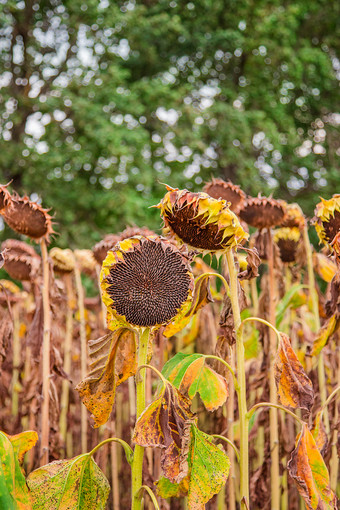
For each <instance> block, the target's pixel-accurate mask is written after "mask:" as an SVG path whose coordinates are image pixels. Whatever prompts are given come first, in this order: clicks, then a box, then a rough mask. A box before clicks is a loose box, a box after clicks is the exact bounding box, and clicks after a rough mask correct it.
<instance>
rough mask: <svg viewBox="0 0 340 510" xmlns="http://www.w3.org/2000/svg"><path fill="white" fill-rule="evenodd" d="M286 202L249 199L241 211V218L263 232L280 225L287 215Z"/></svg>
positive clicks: (271, 199)
mask: <svg viewBox="0 0 340 510" xmlns="http://www.w3.org/2000/svg"><path fill="white" fill-rule="evenodd" d="M285 212H286V209H285V202H284V201H283V200H274V198H267V197H261V196H260V195H259V196H258V197H256V198H254V197H249V198H248V199H247V200H246V202H245V204H244V206H243V208H242V209H241V210H240V217H241V218H242V220H243V221H245V222H246V223H248V225H251V226H252V227H255V228H257V229H258V230H262V229H264V228H271V227H275V226H276V225H279V224H280V223H281V222H282V220H283V218H284V215H285Z"/></svg>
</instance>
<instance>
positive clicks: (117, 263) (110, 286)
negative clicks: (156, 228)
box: [100, 236, 194, 329]
mask: <svg viewBox="0 0 340 510" xmlns="http://www.w3.org/2000/svg"><path fill="white" fill-rule="evenodd" d="M100 279H101V287H102V291H103V295H102V299H103V302H104V303H105V305H106V307H107V311H108V327H109V328H110V329H115V327H116V324H117V322H118V323H124V324H126V323H128V324H130V325H132V326H134V327H139V328H143V327H150V328H157V327H160V326H161V325H165V324H168V323H169V322H170V321H171V320H173V319H174V318H175V317H177V316H179V315H180V314H181V313H182V311H183V310H186V308H187V306H188V303H190V301H191V300H192V292H193V286H194V279H193V275H192V272H191V269H190V266H189V264H188V261H187V259H186V258H185V257H183V255H182V253H181V252H180V251H179V250H178V249H177V248H176V247H175V246H174V245H173V244H172V243H170V242H169V241H168V240H166V239H164V238H162V237H158V236H149V237H142V236H135V237H131V238H128V239H125V240H124V241H121V242H119V243H118V244H117V245H116V246H115V247H114V248H113V249H112V250H110V251H109V252H108V254H107V257H106V259H105V260H104V262H103V267H102V271H101V275H100Z"/></svg>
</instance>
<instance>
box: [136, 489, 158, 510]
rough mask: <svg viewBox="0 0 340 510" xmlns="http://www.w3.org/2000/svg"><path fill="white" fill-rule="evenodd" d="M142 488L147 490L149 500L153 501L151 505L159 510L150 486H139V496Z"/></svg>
mask: <svg viewBox="0 0 340 510" xmlns="http://www.w3.org/2000/svg"><path fill="white" fill-rule="evenodd" d="M142 490H144V491H145V492H147V493H148V494H149V496H150V498H151V501H152V503H153V506H154V507H155V508H156V510H160V508H159V505H158V501H157V499H156V496H155V495H154V493H153V492H152V490H151V489H150V487H148V486H147V485H142V486H141V488H140V489H139V494H140V498H141V497H142V494H141V493H142Z"/></svg>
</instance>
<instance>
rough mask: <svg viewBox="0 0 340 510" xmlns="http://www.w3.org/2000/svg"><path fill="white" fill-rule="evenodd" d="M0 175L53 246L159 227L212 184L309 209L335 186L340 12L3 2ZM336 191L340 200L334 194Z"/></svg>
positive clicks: (237, 4)
mask: <svg viewBox="0 0 340 510" xmlns="http://www.w3.org/2000/svg"><path fill="white" fill-rule="evenodd" d="M0 10H1V13H0V36H1V45H0V55H1V58H0V84H1V87H2V88H1V90H0V94H1V96H0V101H1V105H2V108H1V117H0V130H1V133H0V137H1V138H0V179H1V182H7V181H9V180H10V179H13V187H14V188H15V189H17V190H18V191H19V192H20V193H23V192H24V191H25V192H27V193H28V194H32V193H37V194H38V195H39V196H41V197H43V203H44V204H45V205H46V206H49V207H52V208H53V210H54V211H55V212H56V220H57V222H58V223H59V225H58V227H57V230H59V231H60V232H61V233H62V234H61V236H60V237H59V239H58V244H60V245H67V244H70V245H71V246H73V245H75V244H77V245H78V246H79V245H83V246H89V245H91V243H93V242H95V241H96V240H98V239H99V238H100V236H101V234H103V233H107V232H109V231H118V230H121V229H122V228H124V227H125V225H126V223H137V224H139V225H142V224H145V223H148V224H149V225H150V226H154V227H155V228H157V227H158V225H159V221H158V217H157V214H156V213H155V211H154V210H149V209H147V206H149V205H152V204H154V203H156V202H157V201H158V199H159V198H160V196H162V194H163V192H164V188H163V187H162V185H161V184H160V182H167V183H169V184H170V185H173V186H186V187H188V188H192V189H196V190H199V189H200V188H201V184H202V183H203V181H204V180H207V179H209V178H210V177H211V176H212V175H214V176H221V177H223V178H225V179H228V178H230V179H232V180H233V181H234V182H235V183H238V184H241V185H242V186H243V188H244V189H245V191H246V192H248V193H251V194H257V193H258V192H259V191H262V192H264V193H269V192H274V194H275V195H276V196H278V197H281V198H285V199H290V200H291V199H292V198H293V199H294V200H297V201H298V202H299V203H300V204H301V206H302V207H303V208H304V209H305V211H306V212H307V213H309V214H312V211H313V207H314V204H315V202H316V201H317V200H318V196H319V195H320V194H321V195H323V196H325V197H329V196H330V195H331V194H332V193H334V192H335V191H336V184H337V183H338V181H339V151H340V149H339V136H338V132H339V123H340V120H339V114H337V112H339V106H340V104H339V93H338V79H337V75H336V73H337V71H338V70H339V61H338V60H337V54H338V50H339V44H340V43H339V41H340V37H339V36H340V34H339V32H340V30H339V24H338V19H339V16H340V12H339V11H340V4H339V3H338V2H333V1H330V2H329V1H326V0H310V1H308V2H307V1H306V0H296V1H294V2H285V3H284V4H283V3H282V2H280V1H279V0H271V1H269V0H258V1H256V2H255V1H251V2H249V1H246V0H242V1H239V0H238V1H236V0H228V2H225V1H222V0H215V1H211V0H197V1H195V2H181V1H179V0H177V1H175V0H171V1H168V0H167V1H165V0H157V1H156V0H144V1H138V0H136V1H132V0H131V1H128V2H122V1H117V2H109V1H108V0H102V1H100V2H99V1H97V0H88V1H86V2H85V1H81V0H72V1H71V0H64V1H61V0H41V1H39V2H35V1H34V0H25V1H23V0H21V1H14V0H1V1H0ZM338 191H339V190H338Z"/></svg>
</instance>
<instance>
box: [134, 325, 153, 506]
mask: <svg viewBox="0 0 340 510" xmlns="http://www.w3.org/2000/svg"><path fill="white" fill-rule="evenodd" d="M149 336H150V329H149V328H146V329H145V330H144V331H142V333H141V334H140V336H139V345H138V367H140V366H141V365H145V364H146V362H147V354H148V344H149ZM144 409H145V368H142V369H141V370H138V371H137V375H136V420H137V419H138V418H139V416H140V415H141V414H142V412H143V411H144ZM143 457H144V448H143V447H142V446H139V445H138V444H136V446H135V449H134V453H133V463H132V475H131V476H132V489H131V492H132V504H131V510H141V508H142V500H141V493H140V488H141V487H142V485H143V483H142V469H143Z"/></svg>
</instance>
